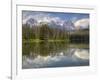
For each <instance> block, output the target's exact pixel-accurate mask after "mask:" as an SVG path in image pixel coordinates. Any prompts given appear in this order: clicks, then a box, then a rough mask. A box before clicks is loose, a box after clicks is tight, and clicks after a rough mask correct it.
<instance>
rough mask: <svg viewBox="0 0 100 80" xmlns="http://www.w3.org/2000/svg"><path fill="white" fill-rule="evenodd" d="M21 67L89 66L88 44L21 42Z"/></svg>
mask: <svg viewBox="0 0 100 80" xmlns="http://www.w3.org/2000/svg"><path fill="white" fill-rule="evenodd" d="M22 46H23V48H22V49H23V50H22V68H23V69H31V68H50V67H72V66H73V67H74V66H89V47H88V44H68V43H66V42H41V43H36V42H34V43H23V45H22Z"/></svg>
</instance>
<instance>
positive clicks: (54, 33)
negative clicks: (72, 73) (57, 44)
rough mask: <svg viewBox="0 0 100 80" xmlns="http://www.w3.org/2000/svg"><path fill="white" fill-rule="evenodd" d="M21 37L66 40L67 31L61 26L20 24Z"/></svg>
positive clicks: (24, 38) (25, 38) (26, 38)
mask: <svg viewBox="0 0 100 80" xmlns="http://www.w3.org/2000/svg"><path fill="white" fill-rule="evenodd" d="M22 39H23V40H30V39H33V40H35V39H39V40H67V39H68V32H67V31H66V30H65V29H64V28H63V29H60V28H57V27H53V26H48V25H47V24H41V25H38V26H30V25H29V24H24V25H22Z"/></svg>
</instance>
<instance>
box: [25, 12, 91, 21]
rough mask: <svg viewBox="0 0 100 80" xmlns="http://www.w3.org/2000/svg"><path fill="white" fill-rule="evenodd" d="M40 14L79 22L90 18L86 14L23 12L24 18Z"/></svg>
mask: <svg viewBox="0 0 100 80" xmlns="http://www.w3.org/2000/svg"><path fill="white" fill-rule="evenodd" d="M38 14H44V15H50V16H51V17H59V18H60V19H62V20H79V19H83V18H89V14H85V13H67V12H66V13H62V12H40V11H23V18H25V17H27V16H30V15H32V16H35V15H38Z"/></svg>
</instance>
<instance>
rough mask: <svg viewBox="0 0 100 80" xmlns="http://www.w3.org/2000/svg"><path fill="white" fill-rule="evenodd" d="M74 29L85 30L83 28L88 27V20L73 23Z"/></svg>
mask: <svg viewBox="0 0 100 80" xmlns="http://www.w3.org/2000/svg"><path fill="white" fill-rule="evenodd" d="M74 25H75V27H76V28H77V29H80V28H82V29H85V28H88V26H89V19H88V18H84V19H80V20H77V21H76V22H75V23H74Z"/></svg>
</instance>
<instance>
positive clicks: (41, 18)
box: [23, 13, 64, 25]
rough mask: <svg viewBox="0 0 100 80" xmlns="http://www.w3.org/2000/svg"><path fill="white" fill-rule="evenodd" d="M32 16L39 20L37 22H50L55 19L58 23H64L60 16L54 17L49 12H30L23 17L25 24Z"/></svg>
mask: <svg viewBox="0 0 100 80" xmlns="http://www.w3.org/2000/svg"><path fill="white" fill-rule="evenodd" d="M30 18H33V19H35V20H36V21H37V23H40V22H47V23H50V22H51V21H54V22H55V23H56V24H58V25H62V24H63V22H64V21H63V20H62V19H61V18H59V17H53V16H51V15H50V14H48V13H36V14H29V15H28V16H25V17H24V18H23V24H25V23H26V22H27V21H28V20H29V19H30Z"/></svg>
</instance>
